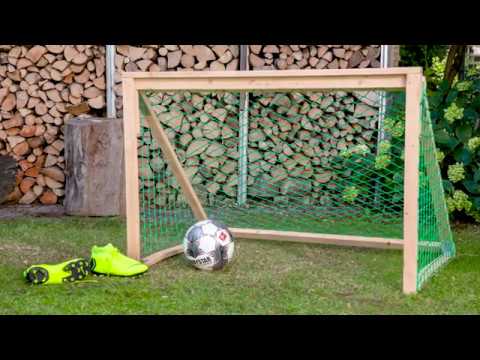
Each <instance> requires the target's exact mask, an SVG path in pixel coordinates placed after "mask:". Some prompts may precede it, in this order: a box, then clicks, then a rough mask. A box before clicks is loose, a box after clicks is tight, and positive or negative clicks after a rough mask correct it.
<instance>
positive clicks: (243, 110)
mask: <svg viewBox="0 0 480 360" xmlns="http://www.w3.org/2000/svg"><path fill="white" fill-rule="evenodd" d="M240 70H241V71H248V70H249V66H248V45H240ZM248 104H249V93H248V92H244V93H240V114H239V115H240V116H239V122H240V124H239V127H240V131H239V144H238V147H239V149H238V152H239V160H238V194H237V202H238V205H240V206H242V205H245V204H246V202H247V182H248V128H249V124H248Z"/></svg>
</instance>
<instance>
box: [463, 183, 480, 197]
mask: <svg viewBox="0 0 480 360" xmlns="http://www.w3.org/2000/svg"><path fill="white" fill-rule="evenodd" d="M463 186H465V189H467V190H468V192H469V193H471V194H474V195H480V183H478V182H477V181H473V180H465V181H463Z"/></svg>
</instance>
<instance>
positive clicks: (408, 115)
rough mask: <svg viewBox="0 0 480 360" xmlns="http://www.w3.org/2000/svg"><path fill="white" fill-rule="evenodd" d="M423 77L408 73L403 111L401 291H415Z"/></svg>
mask: <svg viewBox="0 0 480 360" xmlns="http://www.w3.org/2000/svg"><path fill="white" fill-rule="evenodd" d="M421 91H422V74H421V73H420V72H419V73H418V74H408V75H407V86H406V112H405V179H404V197H405V198H404V199H405V200H404V202H405V203H404V215H403V216H404V224H403V239H404V242H405V245H404V250H403V292H404V293H405V294H414V293H416V292H417V267H418V265H417V258H418V251H417V250H418V193H419V189H418V185H419V165H420V161H419V160H420V159H419V157H420V130H421V110H420V100H421Z"/></svg>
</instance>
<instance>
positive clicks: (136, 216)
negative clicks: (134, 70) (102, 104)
mask: <svg viewBox="0 0 480 360" xmlns="http://www.w3.org/2000/svg"><path fill="white" fill-rule="evenodd" d="M122 83H123V130H124V131H123V132H124V141H125V194H126V215H127V255H128V256H129V257H131V258H133V259H136V260H140V258H141V248H140V201H139V192H138V189H139V186H138V152H137V134H138V131H139V129H140V128H139V124H140V109H139V101H138V92H137V90H136V89H135V80H134V79H131V78H124V79H123V80H122Z"/></svg>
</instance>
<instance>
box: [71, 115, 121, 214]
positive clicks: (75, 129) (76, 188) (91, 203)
mask: <svg viewBox="0 0 480 360" xmlns="http://www.w3.org/2000/svg"><path fill="white" fill-rule="evenodd" d="M65 145H66V147H65V161H66V173H67V176H66V189H65V190H66V191H65V211H66V213H67V214H69V215H77V216H117V215H119V214H120V212H121V207H122V204H121V203H122V201H123V200H122V198H123V197H124V186H123V180H122V179H123V129H122V122H121V121H119V120H118V119H104V118H88V119H79V118H76V119H73V120H71V121H69V122H68V124H67V125H66V126H65Z"/></svg>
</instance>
